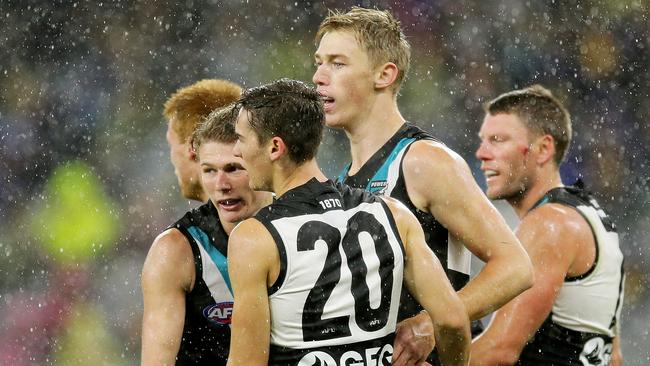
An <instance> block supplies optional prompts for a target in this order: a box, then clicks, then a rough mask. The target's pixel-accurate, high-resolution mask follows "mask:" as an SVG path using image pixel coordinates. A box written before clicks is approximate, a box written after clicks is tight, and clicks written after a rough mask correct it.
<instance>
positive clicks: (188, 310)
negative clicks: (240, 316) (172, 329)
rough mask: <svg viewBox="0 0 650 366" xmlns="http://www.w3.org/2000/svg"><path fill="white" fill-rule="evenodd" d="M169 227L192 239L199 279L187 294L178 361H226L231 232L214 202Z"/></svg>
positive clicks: (196, 363)
mask: <svg viewBox="0 0 650 366" xmlns="http://www.w3.org/2000/svg"><path fill="white" fill-rule="evenodd" d="M170 228H175V229H178V230H179V231H180V232H181V233H183V235H185V237H186V238H187V240H188V241H189V243H190V246H191V247H192V253H193V255H194V269H195V273H196V280H195V281H194V288H193V289H192V291H191V292H189V293H188V294H187V295H186V297H185V325H184V327H183V338H182V340H181V345H180V349H179V351H178V355H177V356H176V364H177V365H215V366H219V365H226V361H227V360H228V351H229V348H230V320H231V315H232V308H233V296H232V289H231V286H230V277H229V276H228V267H227V261H226V256H227V248H228V235H227V234H226V233H225V231H224V230H223V227H222V226H221V223H220V221H219V216H218V213H217V209H216V208H215V207H214V205H213V204H212V202H210V201H208V203H206V204H204V205H202V206H200V207H198V208H196V209H193V210H191V211H189V212H187V213H186V214H185V216H183V217H182V218H181V219H180V220H178V221H177V222H176V223H175V224H174V225H172V226H170Z"/></svg>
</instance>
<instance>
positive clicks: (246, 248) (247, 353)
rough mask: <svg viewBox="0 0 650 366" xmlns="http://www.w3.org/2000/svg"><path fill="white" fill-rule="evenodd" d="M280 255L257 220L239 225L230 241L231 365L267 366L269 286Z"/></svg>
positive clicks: (229, 363)
mask: <svg viewBox="0 0 650 366" xmlns="http://www.w3.org/2000/svg"><path fill="white" fill-rule="evenodd" d="M278 266H279V254H278V251H277V248H276V246H275V243H274V241H273V238H272V237H271V235H270V234H269V232H268V230H267V229H266V228H265V227H264V226H263V225H262V224H261V223H260V222H259V221H257V220H255V219H248V220H246V221H244V222H242V223H241V224H239V225H238V226H237V227H236V228H235V229H234V230H233V231H232V233H231V234H230V238H229V240H228V273H229V275H230V281H231V284H232V289H233V295H234V307H233V315H232V324H231V330H232V332H231V338H230V339H231V340H230V354H229V358H228V365H231V366H232V365H266V364H268V357H269V347H270V333H271V328H270V309H269V299H268V283H269V281H271V280H272V278H271V277H270V276H271V275H270V274H272V273H273V272H275V271H276V270H275V269H276V267H278Z"/></svg>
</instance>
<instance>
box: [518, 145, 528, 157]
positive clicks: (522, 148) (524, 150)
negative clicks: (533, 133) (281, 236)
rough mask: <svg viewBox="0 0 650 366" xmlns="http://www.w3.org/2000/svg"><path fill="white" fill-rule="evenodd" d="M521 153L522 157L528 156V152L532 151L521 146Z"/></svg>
mask: <svg viewBox="0 0 650 366" xmlns="http://www.w3.org/2000/svg"><path fill="white" fill-rule="evenodd" d="M519 151H521V154H522V155H526V154H528V152H529V151H530V149H529V148H528V146H520V147H519Z"/></svg>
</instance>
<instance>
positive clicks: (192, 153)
mask: <svg viewBox="0 0 650 366" xmlns="http://www.w3.org/2000/svg"><path fill="white" fill-rule="evenodd" d="M187 156H188V157H189V158H190V160H192V161H199V156H198V154H197V153H196V150H195V149H194V144H193V143H192V141H191V140H190V141H189V142H188V143H187Z"/></svg>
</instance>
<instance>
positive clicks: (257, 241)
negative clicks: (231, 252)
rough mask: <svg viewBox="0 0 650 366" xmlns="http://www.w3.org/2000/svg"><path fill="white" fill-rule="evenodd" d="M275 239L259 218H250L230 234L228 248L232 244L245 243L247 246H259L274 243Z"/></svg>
mask: <svg viewBox="0 0 650 366" xmlns="http://www.w3.org/2000/svg"><path fill="white" fill-rule="evenodd" d="M272 240H273V237H272V236H271V233H270V232H269V230H268V229H267V227H266V226H265V225H264V224H263V223H262V222H261V221H260V220H259V219H258V218H257V217H251V218H248V219H246V220H244V221H242V222H240V223H239V224H237V225H236V226H235V227H234V228H233V229H232V231H231V232H230V238H229V240H228V246H229V248H230V246H231V244H232V243H234V242H236V243H238V244H239V243H243V245H247V246H259V245H261V244H263V242H266V241H272Z"/></svg>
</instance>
